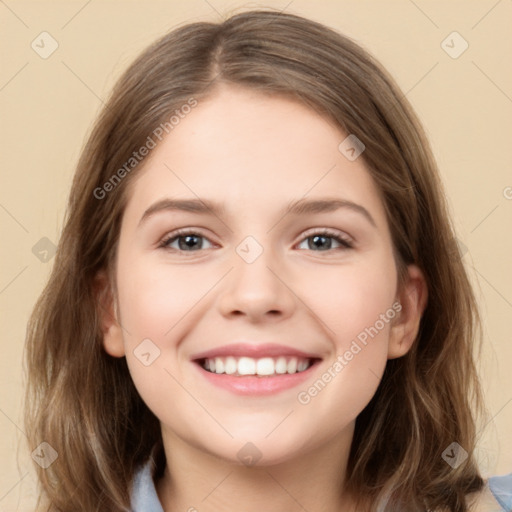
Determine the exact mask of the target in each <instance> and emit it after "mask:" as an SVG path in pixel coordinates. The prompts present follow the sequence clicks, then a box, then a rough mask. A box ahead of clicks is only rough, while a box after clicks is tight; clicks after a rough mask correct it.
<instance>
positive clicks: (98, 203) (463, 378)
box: [25, 11, 484, 512]
mask: <svg viewBox="0 0 512 512" xmlns="http://www.w3.org/2000/svg"><path fill="white" fill-rule="evenodd" d="M220 84H227V85H230V84H231V85H236V86H237V87H246V88H250V89H252V90H257V91H260V92H261V93H264V94H270V95H272V96H276V95H284V96H286V97H289V98H294V99H296V100H298V101H300V102H302V103H304V104H306V105H308V106H309V107H311V108H313V109H315V110H316V111H317V112H319V113H320V114H321V115H323V116H324V118H325V119H326V120H327V121H328V122H330V123H334V124H335V126H337V127H339V128H341V129H342V130H343V131H344V132H346V133H347V134H354V135H356V136H357V137H358V138H359V139H360V140H361V141H362V142H363V143H364V145H365V151H364V153H363V154H362V156H361V158H362V159H363V161H364V162H365V164H366V167H367V169H368V171H369V172H370V173H371V176H372V178H373V180H374V182H375V183H376V185H377V187H378V190H379V192H380V194H381V197H382V201H383V204H384V207H385V211H386V215H387V221H388V223H389V226H390V230H391V235H392V241H393V245H394V251H395V257H396V261H397V267H398V270H399V284H400V285H401V284H402V278H403V277H404V275H405V274H404V272H405V268H406V265H408V264H412V263H414V264H416V265H418V266H419V267H420V269H421V270H422V271H423V273H424V275H425V278H426V281H427V286H428V294H429V300H428V304H427V306H426V309H425V311H424V314H423V317H422V320H421V324H420V330H419V333H418V336H417V339H416V340H415V343H414V344H413V346H412V348H411V350H410V351H409V352H408V353H407V354H406V355H405V356H403V357H401V358H398V359H393V360H389V361H388V362H387V366H386V369H385V372H384V375H383V378H382V381H381V382H380V385H379V387H378V389H377V391H376V393H375V395H374V397H373V398H372V400H371V401H370V403H369V404H368V405H367V406H366V407H365V409H364V410H363V411H362V412H361V414H360V415H359V416H358V418H357V420H356V427H355V434H354V438H353V442H352V446H351V452H350V457H349V463H348V468H347V481H346V487H347V489H348V490H350V491H351V492H352V493H353V494H354V495H355V496H358V497H360V499H361V503H360V507H361V508H359V509H358V510H363V507H364V509H365V510H366V509H368V510H379V511H385V512H391V511H393V512H395V511H396V510H399V509H401V508H403V509H404V510H407V511H420V510H426V509H429V510H449V511H453V512H456V511H457V512H459V511H460V512H463V511H466V510H467V509H468V508H467V504H466V496H467V495H468V494H469V493H471V492H473V491H478V490H480V489H481V488H482V487H483V485H484V481H483V479H482V478H481V476H480V475H479V471H478V468H477V465H476V461H475V455H474V450H475V446H476V415H477V414H478V413H480V412H482V411H483V401H482V396H481V389H480V384H479V381H478V378H477V371H476V367H475V364H474V349H475V348H477V347H480V344H481V343H480V341H481V327H480V319H479V314H478V310H477V306H476V301H475V297H474V294H473V291H472V289H471V286H470V282H469V280H468V277H467V274H466V271H465V269H464V266H463V263H462V261H461V258H460V254H459V249H458V246H457V242H456V239H455V235H454V233H455V231H454V228H453V226H452V224H451V221H450V217H449V212H448V208H447V205H446V200H445V197H444V192H443V188H442V184H441V181H440V178H439V175H438V170H437V167H436V163H435V161H434V158H433V156H432V152H431V149H430V147H429V143H428V141H427V138H426V136H425V133H424V131H423V129H422V127H421V125H420V122H419V121H418V118H417V117H416V115H415V113H414V112H413V109H412V107H411V106H410V104H409V102H408V101H407V99H406V98H405V97H404V94H403V93H402V92H401V91H400V89H399V87H398V86H397V85H396V83H395V81H394V80H393V79H392V77H391V76H390V75H389V74H388V72H387V71H386V70H385V69H383V67H382V66H381V65H380V64H379V63H378V62H377V61H376V60H375V59H374V58H373V57H372V56H371V55H369V53H368V52H366V51H365V50H364V49H363V48H362V47H360V46H359V45H358V44H356V43H355V42H353V41H352V40H351V39H350V38H348V37H345V36H343V35H341V34H339V33H337V32H335V31H333V30H331V29H329V28H327V27H326V26H323V25H321V24H319V23H316V22H314V21H310V20H307V19H304V18H302V17H299V16H296V15H292V14H284V13H276V12H272V11H251V12H245V13H241V14H237V15H234V16H232V17H230V18H229V19H227V20H226V21H224V22H223V23H218V24H216V23H206V22H199V23H192V24H188V25H185V26H181V27H179V28H177V29H175V30H173V31H171V32H170V33H168V34H167V35H165V36H164V37H163V38H161V39H160V40H158V41H157V42H156V43H154V44H153V45H151V46H150V47H149V48H148V49H146V50H145V51H144V52H143V53H142V54H141V55H140V56H139V57H138V58H137V59H136V60H135V62H134V63H133V64H132V65H131V66H130V67H129V69H128V70H127V71H126V72H125V73H124V74H123V76H122V77H121V78H120V79H119V80H118V82H117V84H116V86H115V88H114V90H113V92H112V94H111V97H110V99H109V100H108V103H107V104H106V105H105V108H104V109H103V111H102V113H101V115H100V117H99V119H98V121H97V123H96V125H95V127H94V129H93V131H92V133H91V135H90V137H89V139H88V142H87V144H86V145H85V147H84V149H83V152H82V155H81V158H80V160H79V163H78V167H77V170H76V173H75V176H74V181H73V185H72V189H71V193H70V198H69V203H68V207H67V211H66V221H65V226H64V229H63V233H62V236H61V238H60V241H59V245H58V249H57V254H56V257H55V261H54V266H53V270H52V273H51V276H50V278H49V282H48V284H47V286H46V288H45V289H44V291H43V293H42V295H41V297H40V298H39V300H38V301H37V303H36V305H35V308H34V311H33V313H32V315H31V317H30V321H29V324H28V331H27V342H26V366H27V368H26V370H27V373H28V386H27V394H26V413H25V424H26V429H27V435H28V439H29V443H30V447H31V449H34V448H35V447H36V446H37V445H39V443H41V442H42V441H46V442H48V443H49V444H50V445H51V446H52V447H53V448H54V449H55V450H56V451H57V452H58V453H59V457H58V458H57V460H56V461H55V462H54V463H53V464H52V465H51V466H50V467H48V468H47V469H42V468H40V467H38V466H36V469H37V470H38V477H39V481H40V484H41V487H42V490H41V495H40V501H41V503H42V504H44V506H45V507H47V508H46V510H56V511H63V512H68V511H69V512H71V511H73V512H75V511H76V510H87V511H92V510H109V511H115V512H117V511H126V510H129V500H130V489H131V485H132V482H133V476H134V473H135V471H136V469H137V468H138V466H139V465H141V464H143V463H144V462H146V461H147V459H148V457H149V454H150V451H151V449H152V448H153V447H154V446H157V447H159V450H158V453H159V467H160V471H161V469H162V465H163V464H165V459H164V455H163V449H162V443H161V433H160V427H159V421H158V419H157V418H156V417H155V416H154V415H153V413H152V412H151V411H150V410H149V409H148V408H147V406H146V405H145V403H144V402H143V401H142V399H141V398H140V396H139V394H138V393H137V391H136V389H135V386H134V384H133V382H132V379H131V377H130V374H129V371H128V368H127V364H126V360H125V358H114V357H111V356H109V355H108V354H107V353H106V352H105V351H104V349H103V345H102V332H101V327H100V318H101V311H100V308H99V306H98V304H99V298H98V294H97V291H96V287H95V278H96V276H97V275H98V273H99V272H100V271H102V270H107V271H108V272H109V275H110V277H111V280H112V286H113V290H114V292H115V283H114V279H113V275H114V268H115V260H116V250H117V241H118V237H119V232H120V223H121V219H122V216H123V212H124V209H125V206H126V202H127V190H128V189H127V187H128V185H129V184H130V182H132V181H133V179H134V176H136V175H137V173H138V172H140V171H141V169H142V168H143V164H144V163H145V162H142V163H141V164H139V165H135V166H134V168H133V170H132V169H129V171H127V172H125V173H123V177H122V179H120V180H117V181H116V182H115V186H113V187H109V192H108V193H106V194H104V195H103V197H101V198H98V195H99V194H98V193H97V190H98V189H99V188H103V190H105V186H104V185H105V183H107V182H110V183H112V177H113V176H114V175H116V173H117V175H118V176H119V173H118V171H119V169H120V168H122V166H123V165H125V164H126V162H128V161H129V160H130V158H131V157H132V155H133V152H134V151H137V150H138V149H139V148H140V147H141V146H143V145H144V144H145V143H146V141H147V138H148V136H150V135H151V134H152V133H153V132H154V130H155V129H156V128H157V127H158V126H160V125H161V124H162V123H164V124H165V123H168V121H169V117H170V116H171V115H172V114H173V112H175V111H176V110H177V109H178V110H179V109H180V108H181V107H182V105H185V104H187V102H189V101H190V99H191V98H194V99H195V100H196V101H198V102H201V101H202V100H204V99H206V98H208V97H211V96H212V95H213V94H215V90H216V87H217V86H219V85H220ZM340 142H341V141H340ZM125 169H126V168H125ZM109 180H110V181H109ZM110 189H111V190H110ZM95 191H96V193H95ZM479 343H480V344H479ZM453 442H457V443H459V445H461V447H462V448H464V449H465V450H466V451H467V452H468V458H467V459H466V460H465V461H464V462H463V463H462V464H461V465H460V466H458V467H457V468H456V469H454V468H452V467H451V466H450V465H449V464H447V463H446V462H445V461H444V460H443V458H442V457H441V455H442V452H443V451H444V450H445V449H446V448H447V447H448V446H449V445H450V444H451V443H453Z"/></svg>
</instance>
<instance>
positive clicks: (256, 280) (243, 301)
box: [219, 250, 298, 323]
mask: <svg viewBox="0 0 512 512" xmlns="http://www.w3.org/2000/svg"><path fill="white" fill-rule="evenodd" d="M233 262H234V267H235V268H234V269H233V271H232V272H230V273H229V275H228V276H227V280H226V282H225V287H224V289H223V290H222V292H221V296H220V298H219V308H220V311H221V313H222V314H223V315H224V316H231V317H234V316H246V317H247V318H248V319H249V320H250V321H251V322H253V323H257V322H261V321H264V320H265V319H266V318H275V319H278V320H279V321H281V320H283V319H285V318H288V317H290V316H291V315H292V314H293V312H294V310H295V308H296V305H297V300H298V299H297V296H296V294H295V293H294V291H293V283H289V282H288V280H287V279H286V273H285V272H284V271H283V266H282V265H280V264H278V262H277V260H276V259H275V258H273V257H272V255H271V251H267V250H264V251H263V253H262V254H261V255H260V256H259V257H258V258H257V259H256V260H255V261H253V262H252V263H248V262H247V261H244V259H242V258H241V257H239V256H238V254H235V256H234V259H233Z"/></svg>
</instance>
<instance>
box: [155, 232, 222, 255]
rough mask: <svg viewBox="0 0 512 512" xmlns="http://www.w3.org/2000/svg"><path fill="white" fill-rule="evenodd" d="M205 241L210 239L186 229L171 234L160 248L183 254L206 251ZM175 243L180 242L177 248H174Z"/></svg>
mask: <svg viewBox="0 0 512 512" xmlns="http://www.w3.org/2000/svg"><path fill="white" fill-rule="evenodd" d="M205 240H208V239H207V238H206V237H204V236H203V235H201V234H200V233H198V232H196V231H192V230H186V229H184V230H178V231H174V232H173V233H170V234H169V235H168V236H166V237H165V238H164V239H163V240H162V242H161V243H160V245H159V247H161V248H163V249H172V250H178V251H182V252H196V251H197V250H200V249H205V247H204V244H203V241H205ZM175 242H178V245H177V247H172V244H174V243H175ZM208 243H209V244H210V245H212V244H211V242H210V241H208ZM206 249H208V247H206Z"/></svg>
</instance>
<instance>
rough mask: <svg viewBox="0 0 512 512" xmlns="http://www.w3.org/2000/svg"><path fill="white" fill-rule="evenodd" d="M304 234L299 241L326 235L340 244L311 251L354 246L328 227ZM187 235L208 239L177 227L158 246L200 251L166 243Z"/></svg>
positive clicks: (345, 248)
mask: <svg viewBox="0 0 512 512" xmlns="http://www.w3.org/2000/svg"><path fill="white" fill-rule="evenodd" d="M306 234H307V236H304V237H303V238H302V239H301V242H303V241H305V240H307V239H308V238H312V237H314V236H323V237H326V238H332V239H333V240H335V241H336V242H338V243H339V244H340V245H341V247H335V248H333V249H326V250H325V251H323V250H320V251H312V252H332V251H336V250H341V251H346V250H348V249H353V248H354V245H353V242H352V241H351V240H350V239H349V238H348V237H345V236H343V235H342V234H341V233H339V232H338V231H333V230H330V229H328V228H324V229H319V230H317V231H313V232H306ZM187 235H196V236H198V237H200V238H204V239H206V240H208V238H207V237H206V236H204V235H202V234H201V233H200V232H198V231H194V230H191V229H178V230H176V231H173V232H172V233H170V234H169V235H167V236H166V237H165V238H164V239H163V240H162V241H161V242H160V244H159V246H158V247H159V248H160V249H165V250H168V251H176V252H182V253H188V252H190V253H194V252H201V250H198V251H183V250H181V249H171V248H170V247H169V245H168V244H169V243H170V242H173V241H175V240H177V239H179V238H181V237H184V236H187ZM208 241H209V242H210V243H212V242H211V241H210V240H208ZM300 250H304V249H300ZM307 250H311V249H307Z"/></svg>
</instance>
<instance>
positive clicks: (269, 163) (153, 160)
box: [126, 87, 385, 222]
mask: <svg viewBox="0 0 512 512" xmlns="http://www.w3.org/2000/svg"><path fill="white" fill-rule="evenodd" d="M347 136H348V134H346V133H344V132H343V131H342V130H341V129H340V128H339V127H337V126H335V125H334V124H333V123H332V122H331V121H329V120H327V119H326V118H325V117H323V116H320V115H319V114H318V113H317V112H315V111H314V110H312V109H310V108H308V107H307V106H305V105H304V104H302V103H300V102H298V101H295V100H293V99H289V98H285V97H282V96H273V97H272V96H268V95H263V94H261V93H259V92H257V91H252V90H248V89H242V88H231V87H223V88H220V89H219V90H218V91H216V93H215V94H214V95H213V96H211V97H209V98H208V99H206V100H204V101H199V102H198V105H197V106H196V107H195V108H193V109H192V110H191V111H190V112H189V113H188V114H187V115H185V116H183V118H181V119H180V122H179V124H177V125H176V126H175V127H174V128H173V129H172V131H171V132H170V133H169V134H168V135H166V136H165V137H164V138H163V140H162V141H161V142H159V143H158V144H157V146H156V147H155V148H154V149H153V150H152V152H151V154H150V158H149V159H147V161H146V162H145V163H144V166H143V168H142V169H140V170H139V171H138V176H136V177H135V178H136V179H134V180H132V183H131V184H130V190H129V195H128V197H129V201H128V208H127V210H128V209H130V210H133V209H137V210H138V213H139V214H140V213H141V212H140V209H141V208H147V207H148V206H149V204H150V203H152V202H154V201H156V200H158V199H162V198H163V197H165V196H168V195H172V196H175V197H183V198H192V197H195V198H199V199H201V198H205V199H214V200H216V201H217V202H220V203H224V204H225V205H226V209H227V210H229V209H230V208H231V207H233V208H234V210H238V211H239V210H240V209H241V208H243V209H245V210H248V209H249V208H254V209H256V208H259V209H260V210H264V209H266V210H269V209H272V207H273V205H275V206H276V207H279V208H282V206H283V203H289V202H291V201H294V200H298V199H301V198H307V197H313V196H324V197H325V196H339V197H342V198H344V199H348V200H352V201H358V202H364V203H365V205H366V206H367V208H368V209H370V210H373V214H374V216H375V217H377V218H379V217H380V219H381V220H380V221H381V222H382V219H383V217H384V216H385V215H384V209H383V205H382V204H381V201H380V195H379V191H378V190H377V188H376V186H375V184H374V182H373V180H372V178H371V176H370V174H369V172H368V170H367V169H366V167H365V164H364V161H363V159H362V158H357V159H356V160H354V161H351V160H349V159H347V158H346V156H345V154H344V153H343V152H342V151H340V149H339V146H340V144H341V143H342V142H343V141H344V140H345V139H346V138H347ZM126 213H127V214H128V213H130V212H128V211H127V212H126Z"/></svg>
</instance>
